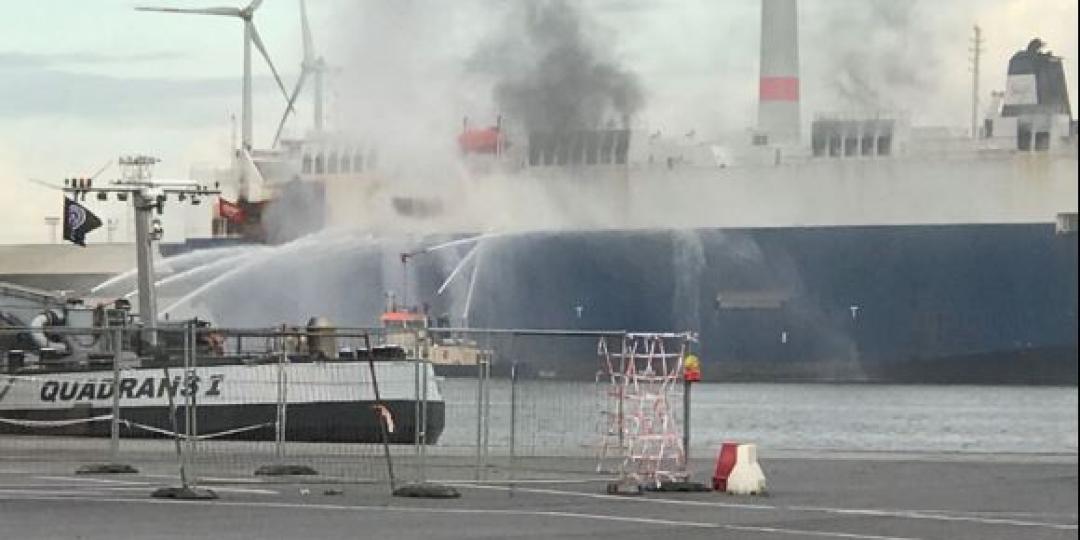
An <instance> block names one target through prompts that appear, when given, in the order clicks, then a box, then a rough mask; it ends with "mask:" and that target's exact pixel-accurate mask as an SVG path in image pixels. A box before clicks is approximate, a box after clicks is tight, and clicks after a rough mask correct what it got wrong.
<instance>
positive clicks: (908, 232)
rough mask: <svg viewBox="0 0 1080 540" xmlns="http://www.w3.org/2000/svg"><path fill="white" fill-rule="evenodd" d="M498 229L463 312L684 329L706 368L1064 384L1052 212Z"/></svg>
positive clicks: (499, 320)
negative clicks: (804, 225)
mask: <svg viewBox="0 0 1080 540" xmlns="http://www.w3.org/2000/svg"><path fill="white" fill-rule="evenodd" d="M497 243H498V244H499V245H497V246H496V249H490V250H489V251H488V252H487V254H486V255H485V256H486V257H487V258H486V259H485V261H484V266H483V270H482V271H483V272H484V273H485V276H487V279H481V280H479V281H478V285H477V287H478V288H477V290H476V292H475V299H474V309H473V316H472V317H471V320H470V323H471V324H472V325H473V326H478V327H486V326H517V327H550V328H612V329H614V328H624V329H630V330H649V329H671V330H684V329H691V330H694V331H697V332H699V333H700V337H701V342H700V347H699V354H700V356H701V358H702V360H703V362H704V370H705V376H706V378H707V379H712V378H715V379H717V380H732V379H738V380H777V379H784V380H870V381H884V382H948V383H965V382H970V383H1004V384H1008V383H1019V384H1065V385H1075V384H1076V383H1077V338H1076V336H1077V237H1076V235H1058V234H1056V233H1055V231H1054V227H1053V226H1052V225H971V226H912V227H845V228H815V229H757V230H723V231H720V230H702V231H694V232H692V233H691V232H679V233H671V232H620V233H614V232H605V233H586V234H572V235H558V236H554V235H548V236H536V237H533V238H531V240H530V241H521V242H519V241H517V240H505V241H497ZM489 274H494V276H490V275H489ZM576 306H581V308H582V309H581V313H580V317H579V316H578V312H577V309H576ZM553 367H556V368H557V371H558V372H559V373H567V372H568V370H567V368H572V366H566V365H561V366H553ZM583 367H584V366H583ZM540 368H541V369H542V367H540ZM593 368H594V366H592V365H590V366H587V369H582V370H581V371H582V372H591V370H592V369H593ZM570 371H577V370H573V369H571V370H570Z"/></svg>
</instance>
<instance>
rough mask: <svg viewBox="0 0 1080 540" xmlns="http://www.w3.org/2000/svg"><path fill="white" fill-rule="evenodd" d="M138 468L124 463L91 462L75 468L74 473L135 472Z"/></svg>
mask: <svg viewBox="0 0 1080 540" xmlns="http://www.w3.org/2000/svg"><path fill="white" fill-rule="evenodd" d="M138 472H139V470H138V469H136V468H135V467H132V466H131V465H128V464H126V463H91V464H89V465H83V466H82V467H79V468H78V469H76V470H75V474H136V473H138Z"/></svg>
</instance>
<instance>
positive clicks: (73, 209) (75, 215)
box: [64, 197, 101, 247]
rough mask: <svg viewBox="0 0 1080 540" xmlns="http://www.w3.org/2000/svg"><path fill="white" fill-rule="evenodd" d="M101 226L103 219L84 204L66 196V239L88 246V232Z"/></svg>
mask: <svg viewBox="0 0 1080 540" xmlns="http://www.w3.org/2000/svg"><path fill="white" fill-rule="evenodd" d="M100 226H101V220H100V219H98V217H97V216H95V215H94V213H93V212H91V211H90V210H87V209H86V208H85V207H84V206H83V205H81V204H79V203H77V202H75V201H73V200H71V199H69V198H67V197H64V240H69V241H71V242H72V243H75V244H79V245H80V246H82V247H86V233H88V232H90V231H92V230H94V229H96V228H98V227H100Z"/></svg>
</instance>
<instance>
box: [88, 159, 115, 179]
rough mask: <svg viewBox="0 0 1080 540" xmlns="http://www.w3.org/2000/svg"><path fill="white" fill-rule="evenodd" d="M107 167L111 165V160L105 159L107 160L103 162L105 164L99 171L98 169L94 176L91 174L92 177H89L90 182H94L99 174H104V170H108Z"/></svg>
mask: <svg viewBox="0 0 1080 540" xmlns="http://www.w3.org/2000/svg"><path fill="white" fill-rule="evenodd" d="M109 165H112V159H107V160H105V164H104V165H102V166H101V168H100V169H98V170H97V172H96V173H94V174H93V175H92V176H90V179H91V180H94V179H96V178H97V177H98V175H100V174H101V173H103V172H105V169H108V168H109Z"/></svg>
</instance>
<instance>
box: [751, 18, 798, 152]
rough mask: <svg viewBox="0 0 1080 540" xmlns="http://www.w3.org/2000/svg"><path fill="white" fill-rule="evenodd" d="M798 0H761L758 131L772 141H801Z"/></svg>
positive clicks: (772, 142) (771, 142) (773, 142)
mask: <svg viewBox="0 0 1080 540" xmlns="http://www.w3.org/2000/svg"><path fill="white" fill-rule="evenodd" d="M798 18H799V17H798V7H797V4H796V0H761V82H760V86H759V87H758V130H759V132H760V133H761V134H764V135H766V136H768V141H769V143H770V144H776V143H781V144H783V143H797V142H798V140H799V22H798Z"/></svg>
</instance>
